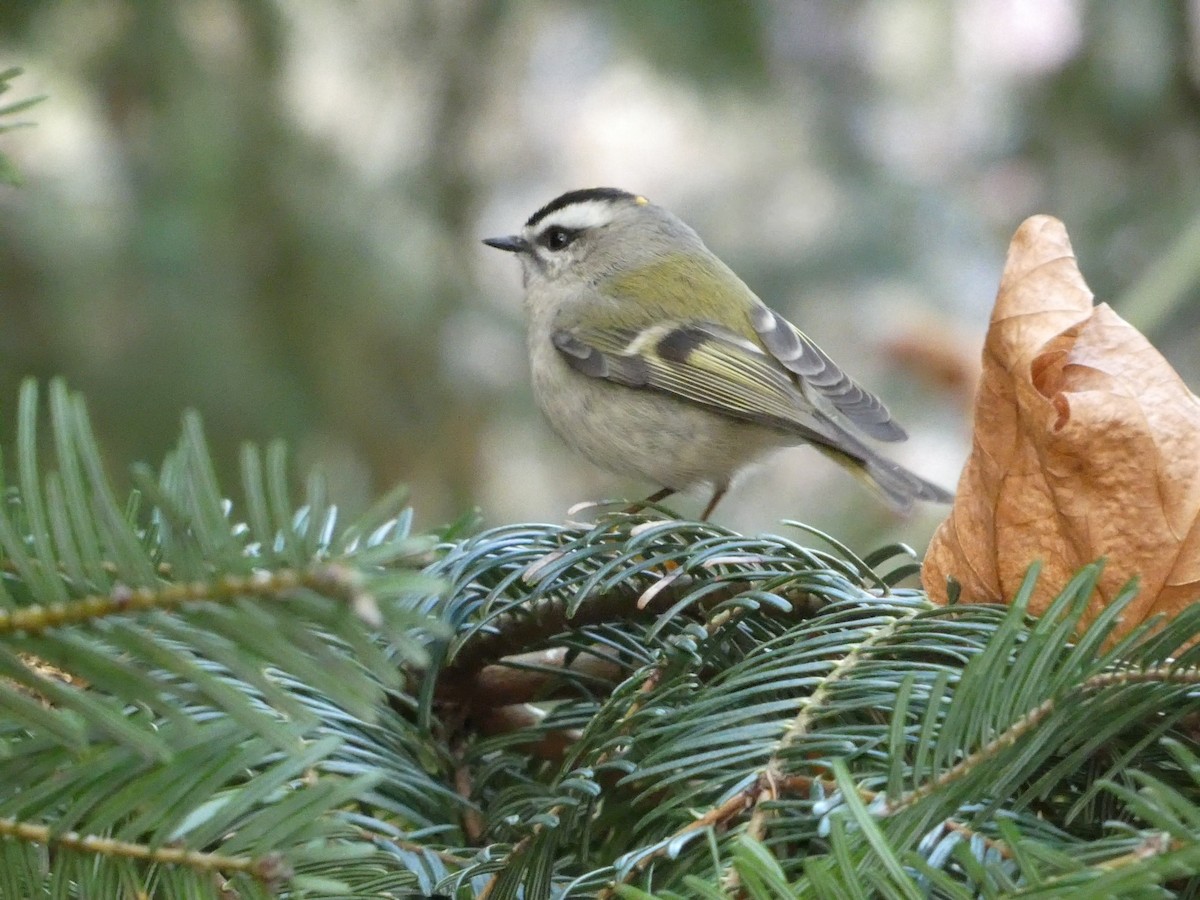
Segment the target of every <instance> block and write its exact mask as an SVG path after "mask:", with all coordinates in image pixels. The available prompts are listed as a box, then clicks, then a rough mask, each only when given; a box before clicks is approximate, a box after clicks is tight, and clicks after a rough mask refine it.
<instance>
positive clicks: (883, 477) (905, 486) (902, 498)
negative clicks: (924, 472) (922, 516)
mask: <svg viewBox="0 0 1200 900" xmlns="http://www.w3.org/2000/svg"><path fill="white" fill-rule="evenodd" d="M865 462H866V473H865V474H866V477H867V480H868V481H869V482H871V483H872V484H873V486H874V487H875V488H877V489H878V490H879V491H880V492H881V493H882V494H883V496H884V498H885V499H886V500H887V502H888V505H889V506H891V507H892V508H893V509H895V510H896V511H897V512H908V511H909V510H910V509H912V505H913V501H914V500H927V501H929V502H930V503H952V502H954V494H952V493H951V492H950V491H947V490H945V489H944V488H940V487H938V486H937V485H936V484H933V483H932V482H929V481H926V480H925V479H924V478H922V477H921V476H920V475H917V474H916V473H914V472H910V471H908V469H906V468H904V466H902V465H900V464H899V463H894V462H892V461H891V460H890V459H884V458H883V457H882V456H877V455H875V454H874V453H872V454H870V455H869V456H868V457H867V458H866V460H865Z"/></svg>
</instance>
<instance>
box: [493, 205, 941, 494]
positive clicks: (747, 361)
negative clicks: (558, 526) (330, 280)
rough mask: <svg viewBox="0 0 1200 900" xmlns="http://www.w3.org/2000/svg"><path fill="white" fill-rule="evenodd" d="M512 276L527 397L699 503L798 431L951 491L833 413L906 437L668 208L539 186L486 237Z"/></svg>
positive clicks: (875, 476) (596, 446)
mask: <svg viewBox="0 0 1200 900" xmlns="http://www.w3.org/2000/svg"><path fill="white" fill-rule="evenodd" d="M484 243H485V244H487V245H488V246H490V247H495V248H497V249H499V250H507V251H509V252H511V253H515V254H517V256H518V257H519V258H520V260H521V266H522V268H523V270H524V274H525V309H526V314H527V316H528V326H529V331H528V339H529V360H530V367H531V369H532V373H533V392H534V397H535V398H536V400H537V404H538V406H539V407H540V408H541V410H542V412H543V413H544V414H545V415H546V418H547V419H549V421H550V424H551V426H552V427H553V428H554V430H555V431H557V432H558V434H559V435H560V436H561V437H562V438H563V439H564V440H565V441H566V442H567V443H568V444H570V445H571V446H572V447H574V448H575V449H576V450H578V451H580V452H581V453H582V454H583V455H584V456H586V457H587V458H588V459H590V460H591V461H592V462H594V463H596V464H597V465H599V466H601V467H603V468H605V469H608V470H610V471H613V472H616V473H618V474H621V475H636V476H639V477H641V478H644V479H646V480H648V481H652V482H654V483H656V484H659V485H662V486H663V490H661V491H659V492H658V493H656V494H654V495H653V496H652V497H651V498H649V499H648V500H647V501H646V502H656V501H658V500H661V499H663V498H664V497H667V496H669V495H670V494H672V493H674V492H675V491H678V490H683V489H685V488H688V487H691V486H692V485H695V484H699V483H707V484H709V485H711V486H712V488H713V490H714V493H713V496H712V500H711V501H710V502H709V504H708V506H707V508H706V509H705V510H704V518H707V517H708V515H709V514H710V513H711V512H712V510H713V508H714V507H715V506H716V505H717V502H718V501H719V500H720V499H721V497H722V496H723V495H724V494H725V491H726V490H727V489H728V487H729V482H730V479H731V478H732V477H733V475H734V473H735V472H736V471H737V470H738V469H740V468H741V467H742V466H744V465H746V464H747V463H749V462H751V461H752V460H754V459H755V458H756V457H758V456H761V455H762V454H763V453H765V452H766V451H768V450H771V449H773V448H775V447H779V446H783V445H787V444H798V443H809V444H812V445H813V446H814V447H816V448H817V449H818V450H820V451H821V452H822V453H824V454H825V455H826V456H828V457H830V458H831V459H833V460H834V461H835V462H837V463H840V464H841V465H843V466H845V467H846V468H847V469H849V470H850V471H851V472H853V473H854V474H855V475H858V476H859V477H861V478H862V479H864V480H865V481H866V482H867V483H868V484H870V485H872V486H873V487H875V488H877V489H878V490H879V491H880V492H882V494H883V496H884V497H885V498H886V499H887V501H888V503H889V504H890V505H891V506H893V507H894V508H896V509H898V510H907V509H908V508H909V507H911V506H912V502H913V500H915V499H920V500H932V501H937V502H948V501H949V500H950V499H951V495H950V494H949V493H948V492H947V491H944V490H942V489H941V488H940V487H937V486H936V485H933V484H930V483H929V482H927V481H925V480H924V479H922V478H919V477H918V476H916V475H914V474H913V473H912V472H909V471H908V470H907V469H905V468H903V467H901V466H899V465H897V464H896V463H894V462H891V461H890V460H888V459H885V458H883V457H882V456H879V455H878V454H877V453H876V452H875V451H874V450H872V449H871V448H870V447H868V446H867V445H866V444H865V443H864V442H863V441H862V440H860V439H859V438H858V437H856V436H855V435H854V434H852V433H851V432H850V431H848V430H847V429H846V428H845V427H844V426H843V425H842V424H841V423H840V421H839V419H844V420H845V421H847V422H849V423H850V424H851V425H853V426H855V427H857V428H858V429H859V430H860V431H862V432H863V433H864V434H866V435H869V436H870V437H873V438H876V439H878V440H882V441H899V440H904V438H905V437H906V436H907V435H905V433H904V430H903V429H902V428H900V426H899V425H897V424H896V423H895V422H893V421H892V417H891V414H890V413H889V412H888V410H887V408H886V407H885V406H884V405H883V403H882V402H880V400H879V399H878V398H876V397H875V396H873V395H872V394H870V393H868V392H867V391H865V390H863V389H862V388H861V387H859V386H858V385H857V384H855V383H854V382H853V381H851V380H850V378H849V377H848V376H847V375H846V374H845V373H844V372H842V370H841V369H839V368H838V367H837V365H835V364H834V362H833V360H831V359H830V358H829V357H828V356H826V355H825V353H824V352H823V351H822V350H821V348H820V347H818V346H817V345H816V344H815V343H813V342H812V340H810V339H809V338H808V337H807V336H806V335H805V334H803V333H802V332H801V331H800V330H799V329H797V328H796V327H795V326H793V325H792V324H791V323H789V322H788V321H787V320H786V319H784V318H783V317H782V316H780V315H779V314H778V313H776V312H774V311H772V310H771V309H769V308H767V306H766V305H764V304H763V303H762V301H761V300H759V299H758V297H756V296H755V295H754V292H753V291H751V290H750V288H748V287H746V285H745V284H744V283H743V282H742V280H741V279H740V278H738V277H737V275H735V274H734V273H733V271H732V270H731V269H730V268H729V267H728V266H726V265H725V264H724V263H723V262H721V260H719V259H717V257H716V256H714V255H713V254H712V252H711V251H710V250H709V249H708V248H707V247H705V246H704V243H703V242H702V241H701V240H700V238H699V236H698V235H697V234H696V232H694V231H693V230H692V229H691V228H689V227H688V226H687V225H685V224H684V223H683V222H682V221H680V220H679V219H678V218H677V217H676V216H674V215H673V214H672V213H670V212H668V211H667V210H665V209H663V208H662V207H660V206H655V205H654V204H653V203H650V202H649V201H647V200H646V198H645V197H640V196H637V195H636V194H630V193H627V192H625V191H622V190H617V189H616V188H592V189H590V190H580V191H570V192H569V193H566V194H563V195H562V196H561V197H558V198H557V199H555V200H551V201H550V202H549V203H547V204H546V205H545V206H543V207H542V208H541V209H539V210H538V211H537V212H535V213H534V214H533V215H532V216H530V217H529V221H527V222H526V223H525V227H524V228H523V229H522V231H521V233H520V234H515V235H511V236H509V237H499V238H488V239H487V240H485V241H484Z"/></svg>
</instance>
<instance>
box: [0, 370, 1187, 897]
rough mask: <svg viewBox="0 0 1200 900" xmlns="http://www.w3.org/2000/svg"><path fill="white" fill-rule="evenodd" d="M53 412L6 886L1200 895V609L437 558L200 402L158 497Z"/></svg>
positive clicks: (606, 522)
mask: <svg viewBox="0 0 1200 900" xmlns="http://www.w3.org/2000/svg"><path fill="white" fill-rule="evenodd" d="M46 406H47V407H48V412H49V416H48V420H49V421H48V424H47V422H46V421H44V420H43V419H44V411H43V409H42V404H41V403H40V402H39V400H38V391H37V388H36V386H35V385H34V384H33V383H28V384H26V386H25V388H24V390H23V392H22V395H21V398H20V403H19V405H18V411H17V419H18V427H17V439H16V443H15V448H14V451H15V452H12V453H10V454H8V455H7V456H6V458H5V460H4V471H5V472H6V473H8V474H9V475H11V477H12V481H11V483H10V484H7V485H5V486H4V487H3V493H2V498H0V499H2V502H0V897H5V898H8V897H13V898H25V897H42V896H45V897H81V898H82V897H89V898H90V897H114V898H115V897H135V896H152V897H223V898H233V897H238V898H250V897H355V898H367V897H380V898H382V897H403V896H431V895H439V894H440V895H446V896H452V897H481V896H486V897H488V898H491V900H496V898H508V897H522V898H527V900H533V898H541V897H558V896H608V897H629V898H643V897H660V898H673V897H679V898H694V897H698V898H705V897H714V898H715V897H730V896H743V897H750V898H780V897H792V896H801V897H847V898H857V897H905V898H907V897H926V896H934V897H947V898H959V897H962V898H967V897H976V896H982V897H999V896H1037V897H1080V896H1087V897H1104V896H1112V897H1122V898H1124V897H1170V896H1190V895H1192V894H1195V893H1196V892H1197V891H1198V890H1200V878H1198V877H1197V876H1196V874H1195V873H1197V872H1200V838H1198V833H1200V792H1198V790H1197V780H1198V778H1200V752H1198V751H1197V748H1196V740H1195V737H1196V734H1197V732H1198V730H1200V719H1198V714H1200V667H1198V665H1197V663H1198V654H1200V650H1197V649H1195V648H1194V647H1192V642H1193V640H1194V638H1195V636H1196V634H1197V632H1198V630H1200V606H1195V607H1193V608H1192V609H1189V610H1188V611H1186V612H1185V613H1184V614H1183V615H1181V616H1179V617H1178V618H1176V619H1175V620H1173V621H1171V622H1166V623H1156V625H1155V627H1150V626H1146V627H1142V628H1139V629H1137V630H1135V631H1134V632H1132V633H1131V634H1129V635H1128V636H1126V637H1124V638H1122V639H1120V640H1119V641H1112V640H1110V635H1111V634H1112V630H1113V626H1114V624H1115V623H1116V621H1117V619H1118V618H1119V616H1120V613H1121V607H1122V605H1123V603H1125V602H1127V601H1128V599H1129V598H1131V597H1132V596H1133V594H1134V591H1135V590H1136V585H1130V587H1129V588H1128V590H1127V591H1126V592H1125V594H1124V595H1123V597H1122V599H1121V600H1120V601H1118V602H1117V603H1115V604H1113V605H1112V606H1110V607H1109V608H1108V609H1107V611H1105V613H1104V614H1103V615H1101V616H1100V617H1099V619H1098V620H1097V621H1096V622H1095V623H1094V624H1093V625H1092V626H1091V627H1089V628H1088V629H1087V630H1086V631H1085V632H1083V633H1081V634H1076V627H1077V624H1078V622H1079V620H1080V617H1081V615H1082V612H1083V610H1084V608H1085V606H1086V604H1087V603H1088V601H1089V599H1090V598H1091V597H1092V596H1093V593H1094V588H1095V584H1096V579H1097V575H1098V573H1099V570H1100V564H1096V565H1093V566H1089V567H1087V568H1085V569H1084V570H1082V571H1081V572H1080V573H1079V574H1078V575H1077V577H1076V578H1075V579H1074V580H1073V581H1072V582H1071V583H1070V584H1069V585H1068V586H1067V587H1066V588H1065V589H1064V590H1063V591H1062V593H1061V595H1060V596H1059V598H1058V600H1057V601H1056V603H1055V604H1054V606H1053V608H1052V609H1051V610H1050V612H1049V613H1047V614H1046V615H1044V616H1042V617H1041V618H1040V619H1037V620H1033V619H1031V618H1030V617H1029V616H1027V614H1026V610H1025V602H1026V599H1027V597H1028V596H1029V593H1030V591H1031V589H1032V587H1033V584H1034V579H1035V578H1036V566H1035V567H1033V568H1031V571H1030V574H1029V577H1028V578H1027V580H1026V583H1025V585H1024V587H1023V588H1022V590H1021V591H1020V592H1019V593H1018V595H1017V596H1016V597H1015V598H1011V600H1012V602H1011V604H1009V605H1008V606H988V605H952V606H949V607H946V608H936V607H933V606H931V605H930V604H929V603H928V602H927V601H926V599H925V598H924V597H923V595H922V594H921V593H920V592H919V591H917V590H914V589H911V588H907V587H902V586H900V585H902V584H904V583H907V582H908V581H909V580H910V578H911V576H912V574H913V573H914V571H915V569H916V564H915V562H914V561H913V559H912V554H911V553H910V552H909V551H908V550H907V548H904V547H901V546H893V547H887V548H884V549H882V550H880V551H879V552H877V553H874V554H870V555H868V556H866V557H863V558H859V557H856V556H855V555H854V554H853V553H851V552H850V551H849V550H847V549H846V548H844V547H841V546H839V545H838V544H837V543H835V542H833V541H832V540H829V539H826V538H824V537H823V536H820V535H814V533H813V532H811V530H808V529H805V528H803V526H797V527H795V528H793V527H792V526H793V525H795V523H791V524H789V525H788V526H787V527H788V528H789V529H791V530H792V531H794V532H795V534H796V537H783V536H775V535H759V536H754V537H747V536H743V535H739V534H735V533H733V532H730V531H728V530H726V529H723V528H721V527H719V526H717V525H713V524H708V523H695V522H687V521H681V520H677V519H675V518H673V517H670V516H666V517H660V514H659V513H654V514H653V516H651V515H636V516H634V515H627V514H624V513H601V514H599V515H598V516H597V517H596V519H595V521H594V522H591V523H586V524H567V525H539V524H524V525H510V526H505V527H501V528H495V529H491V530H488V531H484V532H482V533H478V534H474V535H470V534H469V531H470V527H469V524H460V525H459V526H455V527H452V528H450V529H447V530H446V531H444V532H443V533H442V534H440V535H438V536H434V537H420V536H413V535H412V534H410V522H411V514H410V512H409V511H408V510H406V509H405V508H404V507H403V500H402V495H401V494H393V495H391V496H389V497H387V498H385V499H384V500H382V501H381V502H380V504H379V505H378V506H377V507H376V508H375V509H373V510H371V511H370V512H368V513H367V514H366V515H365V516H363V517H362V518H361V519H360V520H358V521H356V522H351V523H343V522H342V521H341V518H340V517H339V516H338V514H337V509H336V507H335V506H334V505H333V504H332V503H331V502H330V500H329V498H328V497H327V496H326V492H325V489H324V486H323V483H322V481H321V480H320V479H319V478H315V477H314V478H311V479H309V481H308V482H307V488H306V491H305V497H304V499H303V501H302V502H300V503H296V502H295V501H293V500H292V499H291V498H290V496H289V489H288V486H289V473H288V470H287V466H286V461H285V457H284V453H283V451H282V449H281V448H280V447H278V446H272V447H271V448H269V449H268V450H267V451H266V452H265V453H261V452H260V451H258V450H257V449H254V448H247V449H246V451H245V452H244V454H243V457H242V466H241V471H242V478H241V481H242V483H241V485H240V488H239V490H238V491H237V492H232V491H228V490H226V489H225V488H223V487H222V486H220V485H219V484H218V483H217V480H216V478H215V476H214V474H213V468H212V464H211V460H210V457H209V454H208V451H207V449H206V447H205V444H204V439H203V435H202V431H201V428H200V425H199V423H198V421H197V420H196V418H195V417H194V416H190V415H189V416H187V417H185V419H184V424H183V429H182V435H181V438H180V441H179V444H178V447H177V448H176V449H175V450H174V451H173V452H172V453H171V454H170V455H169V456H168V458H167V459H166V460H165V461H164V462H163V464H162V466H161V467H159V468H158V469H157V470H151V469H150V468H148V467H144V466H138V467H135V468H134V469H133V471H132V478H133V483H134V484H135V485H136V487H135V488H134V489H133V490H132V491H131V492H130V493H129V495H128V496H118V495H117V493H116V491H115V489H114V488H113V487H112V484H111V482H110V480H109V479H108V477H107V475H106V473H105V468H104V464H103V461H102V457H101V454H100V451H99V450H98V448H97V447H96V443H95V440H94V439H93V437H92V433H91V430H90V427H89V424H88V418H87V414H86V411H85V409H84V406H83V403H82V401H81V399H80V398H79V397H77V396H75V395H72V394H71V393H70V392H68V391H67V389H66V388H65V387H64V385H63V384H62V383H61V382H53V383H51V385H50V389H49V403H48V404H46ZM235 493H236V495H237V498H236V499H235V500H231V499H229V498H230V497H231V496H233V495H234V494H235ZM792 531H789V533H792ZM814 538H816V539H817V542H818V543H820V544H821V545H822V546H824V547H826V548H829V549H825V550H821V549H812V548H810V547H807V546H805V545H804V544H803V543H801V542H800V539H804V540H807V541H812V540H813V539H814Z"/></svg>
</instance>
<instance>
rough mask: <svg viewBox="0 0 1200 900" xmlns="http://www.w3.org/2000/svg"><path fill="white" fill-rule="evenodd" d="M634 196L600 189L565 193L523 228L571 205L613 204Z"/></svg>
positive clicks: (619, 191) (620, 191)
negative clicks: (587, 203)
mask: <svg viewBox="0 0 1200 900" xmlns="http://www.w3.org/2000/svg"><path fill="white" fill-rule="evenodd" d="M633 198H634V195H633V194H631V193H629V191H623V190H621V189H620V188H611V187H600V188H585V189H583V190H580V191H567V192H566V193H565V194H563V195H562V196H561V197H555V198H554V199H553V200H551V201H550V202H549V203H547V204H546V205H545V206H543V207H542V208H541V209H539V210H538V211H537V212H535V213H534V214H533V215H532V216H530V217H529V221H528V222H526V223H525V227H526V228H529V227H531V226H533V225H536V224H537V223H538V222H540V221H542V219H544V218H546V216H548V215H550V213H552V212H558V211H559V210H560V209H563V208H564V207H567V206H570V205H571V204H572V203H585V202H587V201H588V200H606V201H608V202H610V203H611V202H613V201H616V200H632V199H633Z"/></svg>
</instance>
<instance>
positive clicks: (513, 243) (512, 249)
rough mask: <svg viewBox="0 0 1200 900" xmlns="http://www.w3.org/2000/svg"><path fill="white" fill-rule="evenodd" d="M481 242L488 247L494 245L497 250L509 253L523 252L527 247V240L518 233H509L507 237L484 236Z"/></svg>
mask: <svg viewBox="0 0 1200 900" xmlns="http://www.w3.org/2000/svg"><path fill="white" fill-rule="evenodd" d="M483 242H484V243H485V244H487V245H488V246H489V247H495V248H496V249H497V250H506V251H508V252H509V253H524V252H526V251H527V250H528V249H529V242H528V241H526V240H525V238H523V237H521V236H520V235H519V234H510V235H509V236H508V237H498V238H484V239H483Z"/></svg>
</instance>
